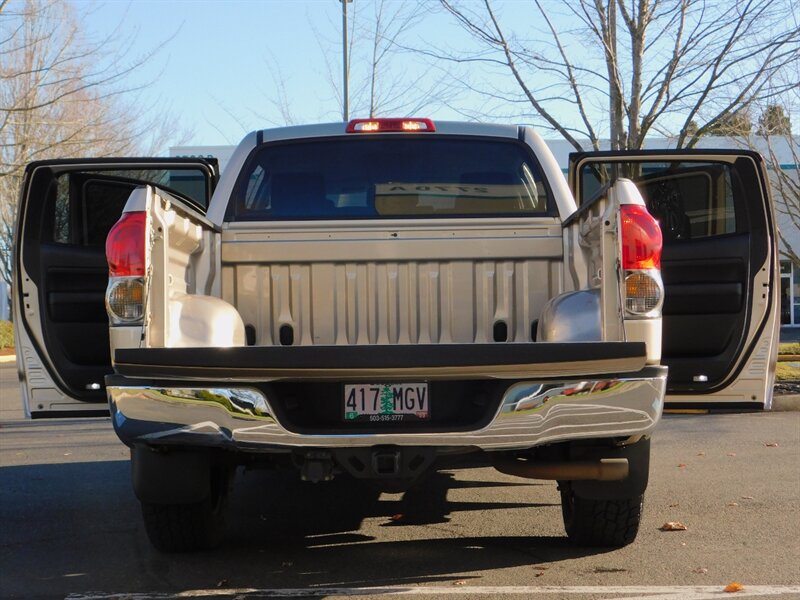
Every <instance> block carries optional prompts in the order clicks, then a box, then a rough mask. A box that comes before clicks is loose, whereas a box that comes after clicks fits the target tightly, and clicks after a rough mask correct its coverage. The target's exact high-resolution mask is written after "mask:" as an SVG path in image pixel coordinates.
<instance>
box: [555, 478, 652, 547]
mask: <svg viewBox="0 0 800 600" xmlns="http://www.w3.org/2000/svg"><path fill="white" fill-rule="evenodd" d="M643 501H644V494H640V495H638V496H634V497H632V498H622V499H616V500H593V499H590V498H581V497H579V496H576V495H575V493H574V492H573V491H572V490H571V489H570V487H569V485H564V486H562V488H561V514H562V516H563V517H564V529H566V530H567V536H568V537H569V539H570V541H571V542H572V543H573V544H576V545H578V546H592V547H615V548H619V547H621V546H627V545H628V544H630V543H631V542H633V540H635V539H636V534H637V533H638V532H639V523H640V522H641V519H642V506H643Z"/></svg>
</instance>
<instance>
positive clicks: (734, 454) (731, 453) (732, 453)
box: [728, 452, 736, 456]
mask: <svg viewBox="0 0 800 600" xmlns="http://www.w3.org/2000/svg"><path fill="white" fill-rule="evenodd" d="M728 456H736V452H728Z"/></svg>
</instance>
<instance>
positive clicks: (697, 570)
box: [692, 567, 708, 575]
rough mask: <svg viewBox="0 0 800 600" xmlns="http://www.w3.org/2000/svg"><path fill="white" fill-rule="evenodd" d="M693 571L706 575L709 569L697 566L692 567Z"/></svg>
mask: <svg viewBox="0 0 800 600" xmlns="http://www.w3.org/2000/svg"><path fill="white" fill-rule="evenodd" d="M692 573H697V574H698V575H705V574H706V573H708V569H706V568H705V567H697V568H696V569H692Z"/></svg>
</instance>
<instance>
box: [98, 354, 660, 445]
mask: <svg viewBox="0 0 800 600" xmlns="http://www.w3.org/2000/svg"><path fill="white" fill-rule="evenodd" d="M129 381H134V380H129ZM665 385H666V368H664V367H648V368H645V369H643V370H642V371H640V372H638V373H631V374H626V375H625V376H621V377H619V378H614V379H612V378H608V377H607V376H606V377H602V376H600V377H597V378H592V379H585V380H563V381H552V380H549V381H521V382H518V383H516V384H513V385H511V386H510V387H509V388H508V389H507V391H506V392H505V394H504V395H503V398H502V401H501V403H500V405H499V408H498V410H497V412H496V413H495V415H494V417H493V418H492V420H491V421H490V422H489V424H488V425H486V426H484V427H482V428H480V429H476V430H473V431H455V432H441V431H437V432H416V433H395V432H379V433H361V432H359V433H353V434H340V433H337V434H330V433H324V434H307V433H297V432H293V431H290V430H288V429H287V428H286V427H284V426H283V425H282V424H281V423H280V421H279V420H278V419H277V418H276V416H275V413H274V411H273V410H272V408H271V406H270V400H269V398H268V397H266V395H264V393H262V392H261V391H259V390H257V389H256V388H254V387H248V386H247V385H246V384H241V385H238V384H235V385H233V386H232V387H218V388H217V387H215V388H207V387H191V386H189V385H181V386H180V387H178V386H176V387H153V386H136V385H109V386H108V387H107V390H108V398H109V405H110V409H111V415H112V420H113V423H114V429H115V430H116V432H117V435H118V436H119V438H120V439H121V440H122V441H123V442H124V443H125V444H128V445H133V444H154V445H156V444H183V445H193V446H216V447H227V448H230V449H238V450H244V451H251V452H259V451H266V452H269V451H280V450H286V449H291V448H299V447H306V448H309V447H310V448H353V447H369V446H376V445H398V446H432V447H448V448H454V447H472V448H480V449H484V450H499V449H506V450H508V449H525V448H531V447H533V446H537V445H541V444H547V443H553V442H560V441H566V440H573V439H587V438H608V437H627V436H633V435H641V434H647V433H649V432H651V431H652V430H653V429H654V428H655V426H656V424H657V423H658V420H659V419H660V417H661V411H662V409H663V403H664V392H665Z"/></svg>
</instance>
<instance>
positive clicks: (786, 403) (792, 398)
mask: <svg viewBox="0 0 800 600" xmlns="http://www.w3.org/2000/svg"><path fill="white" fill-rule="evenodd" d="M772 410H773V411H778V412H782V411H800V394H781V395H780V396H773V397H772Z"/></svg>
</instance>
